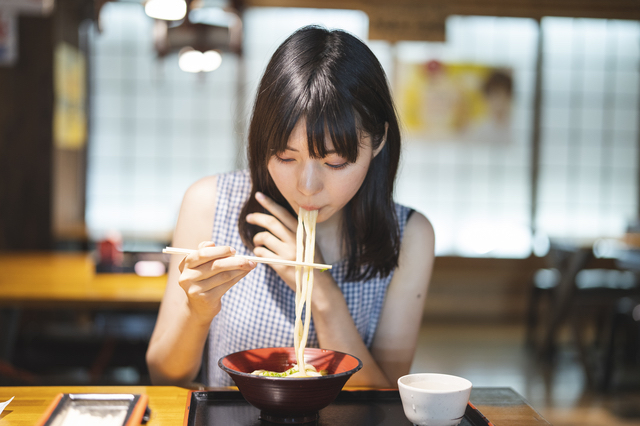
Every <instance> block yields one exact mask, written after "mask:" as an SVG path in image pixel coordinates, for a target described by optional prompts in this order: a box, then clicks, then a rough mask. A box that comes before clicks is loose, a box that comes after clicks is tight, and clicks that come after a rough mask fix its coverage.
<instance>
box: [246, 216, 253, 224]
mask: <svg viewBox="0 0 640 426" xmlns="http://www.w3.org/2000/svg"><path fill="white" fill-rule="evenodd" d="M252 219H253V215H252V214H248V215H247V222H249V223H251V220H252Z"/></svg>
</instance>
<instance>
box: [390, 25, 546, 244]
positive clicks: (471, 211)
mask: <svg viewBox="0 0 640 426" xmlns="http://www.w3.org/2000/svg"><path fill="white" fill-rule="evenodd" d="M446 28H447V34H446V36H447V37H446V39H447V41H446V42H444V43H427V42H402V43H398V44H397V46H396V47H395V49H397V56H398V60H399V61H403V62H427V61H430V60H438V61H441V62H443V63H471V64H478V65H483V66H490V67H496V68H499V67H506V68H510V69H511V70H512V77H513V82H514V88H513V92H514V93H513V101H512V111H511V140H510V142H509V143H508V144H500V143H474V142H473V141H471V142H466V141H465V142H461V141H444V140H443V141H437V140H435V141H433V140H430V141H425V140H421V139H420V138H412V137H410V136H409V137H406V138H405V147H404V149H405V151H404V155H403V159H402V168H401V172H400V176H399V180H398V186H397V199H398V201H399V202H401V203H404V204H407V205H409V206H411V207H413V208H416V209H417V210H419V211H421V212H422V213H424V214H425V215H426V216H427V217H429V219H431V221H432V223H433V225H434V228H435V232H436V253H437V254H438V255H462V256H493V257H526V256H528V255H529V254H530V253H531V231H530V229H531V219H530V209H531V206H530V199H529V198H530V197H529V194H530V174H531V166H530V164H531V160H530V150H531V148H530V146H531V126H532V108H533V89H534V81H535V78H534V74H535V73H534V71H535V61H536V43H537V37H538V26H537V24H536V22H535V21H533V20H530V19H515V18H495V17H462V16H454V17H451V18H449V19H448V20H447V27H446Z"/></svg>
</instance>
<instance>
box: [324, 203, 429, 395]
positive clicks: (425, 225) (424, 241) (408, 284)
mask: <svg viewBox="0 0 640 426" xmlns="http://www.w3.org/2000/svg"><path fill="white" fill-rule="evenodd" d="M433 245H434V236H433V229H432V227H431V224H430V223H429V221H428V220H427V219H426V218H425V217H424V216H422V215H421V214H419V213H414V214H413V215H412V216H411V218H410V220H409V222H408V223H407V227H406V229H405V232H404V238H403V240H402V245H401V248H400V259H399V266H398V268H397V269H396V271H395V273H394V276H393V278H392V280H391V283H390V284H389V288H388V290H387V295H386V297H385V302H384V305H383V308H382V312H381V315H380V320H379V322H378V327H377V329H376V334H375V336H374V341H373V344H372V347H371V350H370V351H369V349H367V347H366V346H365V344H364V342H363V341H362V339H361V337H360V335H359V334H358V330H357V329H356V327H355V325H354V323H353V320H352V319H351V315H350V314H349V311H348V308H347V305H346V302H345V300H344V297H343V296H342V293H341V292H340V290H339V288H338V287H337V286H336V285H335V282H333V284H332V283H331V281H332V280H331V281H330V280H329V279H327V278H326V277H322V278H321V277H318V276H317V278H316V280H317V281H319V282H318V283H317V284H316V286H315V289H314V294H313V302H314V303H313V309H314V310H313V315H314V316H313V321H314V324H315V326H316V330H317V331H318V339H319V341H320V344H321V347H324V348H330V349H334V350H339V351H342V352H347V353H349V354H352V355H355V356H357V357H358V358H360V360H361V361H362V363H363V368H362V370H361V371H360V372H359V373H358V374H355V375H354V376H353V377H352V378H351V379H350V380H349V385H351V386H371V387H379V388H389V387H397V379H398V378H399V377H400V376H402V375H404V374H407V373H408V372H409V369H410V368H411V363H412V361H413V355H414V353H415V348H416V342H417V337H418V331H419V329H420V324H421V322H422V311H423V307H424V301H425V297H426V292H427V286H428V284H429V279H430V276H431V269H432V265H433V258H434V254H433V253H434V249H433ZM322 275H324V274H322Z"/></svg>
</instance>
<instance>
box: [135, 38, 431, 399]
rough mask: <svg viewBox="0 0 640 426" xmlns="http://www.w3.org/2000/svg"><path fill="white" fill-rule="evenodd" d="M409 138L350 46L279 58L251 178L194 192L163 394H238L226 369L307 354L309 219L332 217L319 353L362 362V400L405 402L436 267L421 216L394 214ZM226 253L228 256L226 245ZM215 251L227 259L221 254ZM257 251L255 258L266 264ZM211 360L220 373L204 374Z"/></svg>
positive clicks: (324, 258)
mask: <svg viewBox="0 0 640 426" xmlns="http://www.w3.org/2000/svg"><path fill="white" fill-rule="evenodd" d="M399 158H400V131H399V127H398V122H397V118H396V114H395V110H394V106H393V102H392V99H391V95H390V92H389V88H388V85H387V80H386V76H385V74H384V71H383V69H382V67H381V66H380V64H379V62H378V61H377V59H376V58H375V56H374V55H373V53H372V52H371V51H370V50H369V49H368V48H367V46H366V45H365V44H364V43H362V42H361V41H360V40H358V39H356V38H355V37H353V36H352V35H349V34H348V33H345V32H342V31H327V30H325V29H323V28H319V27H305V28H302V29H300V30H298V31H297V32H295V33H294V34H293V35H291V36H290V37H289V38H288V39H287V40H286V41H285V42H284V43H283V44H282V45H281V46H280V47H279V48H278V49H277V50H276V52H275V53H274V55H273V57H272V58H271V60H270V62H269V64H268V66H267V69H266V70H265V74H264V76H263V78H262V80H261V83H260V87H259V89H258V94H257V97H256V102H255V106H254V111H253V115H252V118H251V123H250V129H249V138H248V160H249V171H248V172H247V171H240V172H235V173H229V174H224V175H219V176H213V177H207V178H204V179H202V180H200V181H198V182H196V183H195V184H194V185H193V186H192V187H190V188H189V190H188V191H187V192H186V194H185V197H184V200H183V203H182V207H181V209H180V215H179V218H178V223H177V226H176V229H175V235H174V240H173V245H174V246H177V247H186V248H196V247H197V248H198V250H197V252H195V253H193V254H190V255H188V256H186V257H185V258H184V259H179V258H178V257H177V256H174V258H173V259H172V263H171V266H170V271H169V279H168V283H167V288H166V292H165V296H164V298H163V301H162V305H161V307H160V312H159V315H158V321H157V323H156V328H155V330H154V333H153V336H152V338H151V341H150V344H149V349H148V352H147V363H148V366H149V371H150V374H151V378H152V381H153V382H154V384H177V385H188V384H189V383H190V382H192V381H193V380H195V379H196V377H197V375H198V373H199V372H200V369H201V368H202V370H203V374H202V376H201V377H202V380H203V381H204V382H205V384H206V385H209V386H220V385H228V384H231V381H230V379H229V378H228V377H226V373H224V372H223V371H222V370H220V369H219V368H218V367H217V361H218V359H219V358H220V357H222V356H224V355H227V354H229V353H232V352H236V351H239V350H244V349H250V348H256V347H271V346H293V324H294V320H295V316H294V309H293V307H294V299H295V295H294V291H295V290H294V289H295V277H294V274H295V268H292V267H288V266H268V265H265V264H259V265H256V264H255V263H253V262H250V261H247V260H245V259H243V258H241V257H234V256H233V254H234V253H236V252H237V253H238V254H254V255H255V256H261V257H277V258H284V259H291V260H294V259H295V253H296V247H295V245H296V238H295V232H296V226H297V218H296V212H297V211H298V209H299V208H300V207H302V208H304V209H306V210H318V219H317V228H316V252H315V253H316V255H315V256H316V257H315V261H316V262H318V263H330V264H332V265H333V268H332V269H331V270H330V271H325V272H320V271H318V270H316V271H315V281H314V290H313V297H312V302H311V312H312V325H311V329H310V333H309V341H308V343H307V346H319V347H322V348H326V349H333V350H337V351H341V352H346V353H349V354H352V355H355V356H357V357H358V358H359V359H360V360H361V361H362V362H363V368H362V370H360V371H359V372H358V373H357V374H355V375H354V376H353V377H352V379H351V380H350V381H349V384H350V385H354V386H355V385H361V386H374V387H387V388H388V387H395V386H396V380H397V378H398V377H400V376H401V375H403V374H406V373H408V372H409V368H410V366H411V362H412V360H413V355H414V352H415V346H416V341H417V335H418V330H419V327H420V322H421V318H422V309H423V305H424V300H425V296H426V291H427V286H428V282H429V278H430V274H431V269H432V265H433V259H434V252H433V250H434V235H433V229H432V227H431V224H430V223H429V221H428V220H427V219H426V218H425V217H424V216H422V215H421V214H420V213H417V212H412V211H411V210H410V209H408V208H406V207H403V206H400V205H397V204H394V203H393V200H392V195H393V183H394V180H395V175H396V171H397V168H398V162H399ZM211 241H213V242H211ZM214 242H215V244H214ZM252 251H253V253H252ZM203 360H204V361H203Z"/></svg>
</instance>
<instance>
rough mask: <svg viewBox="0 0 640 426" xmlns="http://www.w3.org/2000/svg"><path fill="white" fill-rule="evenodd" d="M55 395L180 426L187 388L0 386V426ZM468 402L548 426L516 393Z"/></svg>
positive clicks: (481, 394)
mask: <svg viewBox="0 0 640 426" xmlns="http://www.w3.org/2000/svg"><path fill="white" fill-rule="evenodd" d="M225 389H229V388H225ZM346 389H350V388H346ZM58 393H143V394H147V395H148V396H149V407H150V408H151V419H150V421H149V422H148V423H147V424H148V426H176V425H181V424H183V421H184V410H185V407H186V403H187V398H188V395H189V389H186V388H180V387H173V386H33V387H29V386H25V387H0V401H6V400H7V399H9V398H11V397H12V396H15V399H14V400H13V401H12V402H11V403H10V404H9V405H8V406H7V408H6V409H5V410H4V412H3V413H2V414H0V426H5V425H11V426H22V425H24V426H27V425H29V426H32V425H33V424H34V423H35V422H36V421H37V420H38V419H39V418H40V416H41V415H42V413H43V412H44V411H45V409H46V408H47V406H48V405H49V404H50V403H51V401H52V400H53V398H54V397H55V396H56V395H57V394H58ZM471 402H473V403H474V404H475V405H476V407H477V408H478V409H479V410H480V411H481V412H482V413H483V414H485V415H486V416H487V418H488V419H489V420H491V422H492V423H493V424H494V425H495V426H507V425H518V426H529V425H532V426H533V425H536V426H539V425H545V424H547V425H548V424H549V422H547V421H546V420H545V419H544V418H543V417H542V416H541V415H540V414H539V413H538V412H537V411H536V410H534V409H533V408H532V407H531V406H530V405H529V404H528V403H527V402H526V401H525V400H524V399H523V398H522V397H521V396H520V395H519V394H518V393H516V392H515V391H513V390H512V389H510V388H477V389H473V391H472V392H471Z"/></svg>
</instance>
